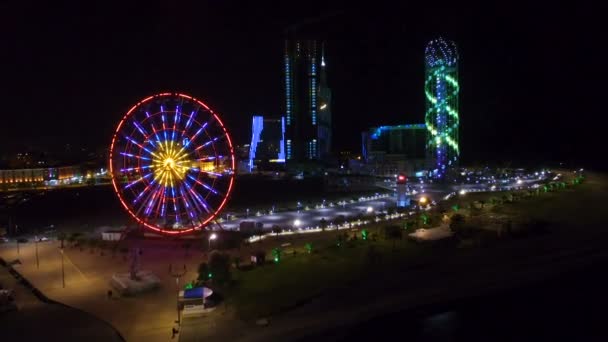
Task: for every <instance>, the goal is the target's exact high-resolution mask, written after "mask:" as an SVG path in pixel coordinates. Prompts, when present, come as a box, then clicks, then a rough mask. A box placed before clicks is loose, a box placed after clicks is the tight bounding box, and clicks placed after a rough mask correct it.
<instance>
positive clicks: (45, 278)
mask: <svg viewBox="0 0 608 342" xmlns="http://www.w3.org/2000/svg"><path fill="white" fill-rule="evenodd" d="M58 247H59V242H57V241H51V242H41V243H38V256H39V260H40V268H39V269H38V268H37V267H36V257H35V244H34V243H32V242H30V243H26V244H21V245H20V251H19V255H17V250H16V246H15V245H14V244H3V245H0V256H2V257H3V258H4V259H5V260H7V261H10V260H13V259H15V258H19V259H20V260H21V261H22V263H23V265H21V266H17V269H18V270H19V272H21V273H22V274H23V275H24V276H25V277H27V278H28V279H29V280H30V281H31V282H32V283H33V284H34V285H35V286H37V287H38V288H39V289H40V290H41V291H42V292H43V293H45V294H46V295H47V296H48V297H49V298H51V299H53V300H56V301H58V302H61V303H65V304H67V305H70V306H72V307H75V308H78V309H81V310H84V311H86V312H90V313H93V314H94V315H96V316H97V317H99V318H101V319H103V320H105V321H107V322H109V323H110V324H112V325H113V326H114V327H115V328H116V329H117V330H118V331H119V332H120V333H121V334H122V335H123V336H124V337H125V339H126V340H127V341H141V340H146V341H167V340H170V339H171V328H172V327H173V326H174V325H175V324H174V321H175V320H176V318H177V310H176V296H177V287H176V281H175V278H174V277H172V276H171V275H170V274H169V264H173V267H174V268H176V269H179V270H182V269H183V265H186V269H187V272H186V273H185V275H184V277H182V278H181V281H180V287H182V288H183V285H184V283H185V282H186V281H191V280H193V279H195V278H196V274H197V272H196V271H197V267H198V264H199V263H200V262H201V260H202V258H203V256H202V254H201V253H200V252H196V251H190V252H189V255H187V256H186V255H185V252H184V250H183V249H181V248H179V249H172V248H170V247H167V246H164V247H163V246H156V247H155V248H153V250H154V252H152V248H151V247H150V248H147V247H146V246H142V250H143V254H142V256H141V267H142V269H144V270H150V271H152V272H154V273H155V274H156V275H157V276H158V277H159V278H160V280H161V287H160V289H158V290H157V291H155V292H151V293H147V294H143V295H140V296H137V297H131V298H124V297H119V296H117V295H116V294H115V295H113V298H112V299H108V297H107V291H108V290H109V289H110V286H109V280H110V278H111V276H112V274H114V273H115V272H128V266H129V264H128V261H125V260H123V257H122V255H116V256H114V257H112V256H111V253H108V252H106V254H105V255H104V256H101V255H100V252H99V251H96V252H95V253H93V254H92V253H91V252H90V249H85V250H84V251H80V250H79V249H77V248H66V249H65V254H64V269H65V288H63V286H62V275H61V253H60V252H59V248H58ZM114 293H116V291H114ZM44 319H45V318H44V317H43V316H40V317H39V320H44ZM66 321H67V322H69V321H70V320H66Z"/></svg>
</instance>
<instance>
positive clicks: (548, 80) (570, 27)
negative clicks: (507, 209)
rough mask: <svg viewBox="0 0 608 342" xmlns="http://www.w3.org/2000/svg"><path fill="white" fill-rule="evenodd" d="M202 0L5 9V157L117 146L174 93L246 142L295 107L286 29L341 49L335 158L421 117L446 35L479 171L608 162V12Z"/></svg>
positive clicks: (334, 52)
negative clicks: (432, 46)
mask: <svg viewBox="0 0 608 342" xmlns="http://www.w3.org/2000/svg"><path fill="white" fill-rule="evenodd" d="M196 3H197V4H196V5H192V4H190V3H184V2H174V1H164V2H161V5H158V4H154V3H153V2H146V4H147V5H146V6H142V5H135V4H133V5H125V4H123V5H108V2H99V3H98V4H97V5H92V4H90V3H89V2H88V1H82V3H76V2H74V3H73V4H70V5H57V4H54V3H53V4H52V5H50V4H47V5H39V4H36V5H34V4H30V5H27V4H20V2H19V1H14V2H12V3H11V4H6V3H3V4H1V5H0V45H1V47H0V103H1V104H2V105H1V106H0V116H1V118H2V122H1V124H0V127H1V132H0V133H1V134H0V153H4V152H7V151H15V150H18V149H23V148H26V147H28V146H29V147H34V148H36V147H38V148H39V147H44V148H56V147H57V146H62V145H64V144H66V143H69V144H72V145H76V146H86V147H91V148H96V147H100V146H104V145H108V144H109V142H110V139H111V136H112V134H113V131H114V129H115V125H116V124H117V123H118V120H119V119H120V118H121V117H122V115H124V113H125V112H126V111H127V110H128V109H129V108H130V107H131V106H132V105H133V104H135V103H136V102H137V101H138V100H140V99H141V98H143V97H146V96H147V95H149V94H153V93H157V92H161V91H167V90H169V91H172V90H176V91H182V92H186V93H189V94H192V95H193V96H195V97H197V98H200V99H201V100H203V101H205V102H206V103H207V104H209V105H210V106H211V108H213V109H214V110H215V111H216V112H218V113H219V114H220V115H222V117H223V118H224V119H225V122H226V124H227V125H228V127H229V129H230V130H231V132H232V135H233V137H234V139H235V140H236V141H237V143H246V142H247V140H248V139H249V134H250V133H249V131H250V127H249V123H250V118H251V115H252V114H253V113H261V114H264V115H276V116H278V115H279V114H280V113H281V108H282V103H283V101H284V99H283V87H282V86H283V79H282V68H283V64H282V63H283V60H282V54H283V38H284V30H285V29H286V28H287V27H290V26H292V27H293V25H297V24H302V25H300V26H298V27H297V29H296V32H297V33H298V34H301V35H302V36H317V37H319V38H320V39H325V40H327V42H328V43H327V47H328V56H327V64H328V76H329V83H330V87H331V88H332V91H333V104H332V105H333V108H332V110H333V115H334V141H333V145H334V147H335V150H336V151H337V150H341V149H347V150H351V151H354V152H359V147H360V132H361V131H362V130H364V129H365V128H367V127H369V126H374V125H381V124H400V123H415V122H423V116H424V92H423V82H424V80H423V76H424V46H425V44H426V42H427V41H429V40H430V39H433V38H435V37H437V36H439V35H441V36H443V37H445V38H447V39H451V40H454V41H455V42H456V44H457V45H458V48H459V52H460V57H461V59H460V68H459V72H460V83H461V93H460V115H461V135H460V139H461V151H462V159H463V161H464V162H465V163H466V162H468V163H473V162H476V161H480V160H488V161H500V162H504V161H513V163H514V165H517V164H518V163H525V162H530V161H538V162H545V161H566V162H567V161H577V162H583V163H584V165H587V166H596V167H605V166H606V161H605V160H604V159H605V158H606V157H605V156H603V154H602V151H603V150H604V149H605V146H606V142H605V139H606V137H605V134H604V131H605V127H604V126H603V125H601V124H600V123H599V122H600V121H603V120H604V119H603V117H604V116H605V115H606V112H607V109H606V108H608V106H607V105H606V104H605V99H606V95H607V94H606V93H607V92H606V90H607V88H608V87H607V86H606V84H608V83H607V81H606V79H607V78H608V77H607V76H608V72H607V68H606V64H607V61H608V59H607V58H606V55H607V54H606V49H607V48H606V43H607V39H606V36H605V33H603V30H605V28H604V27H602V25H603V22H604V20H603V19H602V16H604V15H605V13H606V10H607V8H605V6H604V7H603V8H600V7H588V6H586V5H584V4H583V3H582V2H580V3H577V5H576V6H570V7H567V6H561V5H556V4H553V5H552V6H547V7H544V6H542V5H535V6H532V7H531V6H530V5H522V6H515V5H513V3H512V2H510V3H509V5H508V6H498V7H491V6H492V5H481V6H480V5H478V4H477V5H470V6H469V5H459V6H455V5H452V6H447V7H439V6H437V7H435V8H433V7H431V6H430V5H429V6H428V7H427V8H421V7H419V6H416V5H413V4H409V5H408V4H405V5H401V6H395V5H388V4H386V5H378V4H377V3H375V4H374V7H369V6H366V7H363V6H361V7H341V6H337V5H331V6H330V5H316V4H317V3H319V4H324V3H325V2H315V1H302V2H297V5H293V4H291V5H290V4H288V3H291V1H289V2H288V1H282V2H265V1H249V2H246V3H245V2H244V1H243V2H236V1H208V2H205V1H199V2H196ZM213 3H216V4H213ZM44 6H46V7H44ZM598 6H599V5H598ZM604 154H605V153H604Z"/></svg>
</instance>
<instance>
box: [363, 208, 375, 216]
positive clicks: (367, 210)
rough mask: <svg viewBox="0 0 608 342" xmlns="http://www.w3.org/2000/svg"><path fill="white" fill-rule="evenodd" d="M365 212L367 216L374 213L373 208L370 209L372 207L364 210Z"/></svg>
mask: <svg viewBox="0 0 608 342" xmlns="http://www.w3.org/2000/svg"><path fill="white" fill-rule="evenodd" d="M365 211H366V212H367V213H368V214H371V213H372V212H373V211H374V208H372V207H367V209H365Z"/></svg>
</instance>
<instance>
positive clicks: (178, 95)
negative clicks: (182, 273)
mask: <svg viewBox="0 0 608 342" xmlns="http://www.w3.org/2000/svg"><path fill="white" fill-rule="evenodd" d="M172 97H174V98H181V99H184V100H188V101H191V102H192V103H195V104H198V105H200V106H201V107H202V108H204V109H205V110H206V111H207V112H208V113H209V114H210V115H211V117H212V119H213V120H215V121H217V123H218V124H219V126H220V128H221V130H222V131H223V136H225V137H226V141H227V143H228V147H229V151H228V152H229V157H230V167H231V172H230V174H229V181H228V187H227V190H226V192H225V194H224V197H223V199H222V200H221V203H220V204H219V206H218V207H217V209H215V210H214V211H213V213H211V214H210V215H209V216H208V217H207V218H206V219H204V221H202V222H200V224H198V225H196V226H193V227H190V228H186V229H181V230H168V229H163V228H160V227H158V226H156V225H154V224H152V223H150V222H147V221H146V220H145V219H142V218H141V217H139V215H138V214H137V213H135V212H134V211H133V208H131V207H130V206H129V205H128V204H127V203H126V202H125V198H123V193H122V191H121V190H120V188H119V184H118V181H117V179H116V175H117V172H115V171H119V170H115V169H114V157H115V156H116V155H117V154H116V153H115V147H116V142H117V138H118V137H119V134H120V133H121V129H122V128H123V125H124V124H125V123H126V122H127V121H128V120H129V118H131V117H132V116H133V115H134V114H135V113H136V110H137V109H138V108H141V107H142V106H143V105H145V104H146V103H148V102H150V101H152V100H154V99H164V98H167V99H169V98H172ZM161 108H162V107H161ZM161 111H162V110H161ZM205 126H206V124H205ZM203 128H204V127H203ZM174 129H175V128H174ZM199 148H200V147H199ZM109 152H110V153H109V162H110V163H109V164H110V165H109V171H110V175H111V179H112V186H113V188H114V191H115V193H116V195H117V196H118V198H119V200H120V202H121V204H122V206H123V207H124V208H125V209H126V210H127V212H128V213H129V215H130V216H131V217H133V218H134V219H135V220H136V221H137V222H138V223H140V224H142V225H144V226H145V227H147V228H149V229H151V230H153V231H156V232H158V233H162V234H169V235H181V234H187V233H191V232H193V231H195V230H200V229H202V228H203V227H204V226H206V225H207V224H208V223H209V222H210V221H211V220H213V219H214V218H216V217H217V216H218V215H219V213H220V211H221V210H222V209H223V207H224V206H225V205H226V202H227V200H228V198H229V196H230V193H231V191H232V186H233V183H234V171H235V165H236V163H235V156H234V148H233V145H232V140H231V139H230V135H229V133H228V130H227V129H226V127H225V126H224V123H223V122H222V120H221V119H220V117H219V116H218V115H217V113H215V112H214V111H213V110H212V109H211V108H209V106H207V105H206V104H205V103H204V102H202V101H201V100H198V99H197V98H195V97H193V96H190V95H187V94H183V93H178V92H164V93H159V94H156V95H152V96H148V97H146V98H144V99H142V100H141V101H139V102H138V103H136V104H135V105H134V106H132V107H131V108H130V109H129V110H128V111H127V113H126V114H125V115H124V116H123V117H122V119H121V120H120V122H119V124H118V126H117V128H116V131H115V132H114V135H113V137H112V143H111V145H110V151H109ZM122 154H124V153H122ZM141 178H142V179H143V177H141ZM123 190H124V189H123Z"/></svg>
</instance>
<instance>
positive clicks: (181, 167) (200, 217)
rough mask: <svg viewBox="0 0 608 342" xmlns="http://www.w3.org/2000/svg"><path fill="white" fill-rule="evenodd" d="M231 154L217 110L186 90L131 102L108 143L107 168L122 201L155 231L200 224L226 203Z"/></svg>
mask: <svg viewBox="0 0 608 342" xmlns="http://www.w3.org/2000/svg"><path fill="white" fill-rule="evenodd" d="M234 170H235V157H234V149H233V147H232V142H231V140H230V135H229V134H228V131H227V130H226V127H225V126H224V124H223V123H222V121H221V119H220V117H219V116H218V115H217V114H216V113H214V112H213V111H212V110H211V109H210V108H209V107H208V106H207V105H206V104H204V103H203V102H201V101H199V100H197V99H195V98H193V97H192V96H189V95H184V94H179V93H162V94H157V95H153V96H150V97H147V98H145V99H143V100H141V101H140V102H139V103H137V104H136V105H134V106H133V107H132V108H131V109H130V110H129V111H128V112H127V113H126V114H125V116H124V117H123V118H122V120H121V121H120V123H119V124H118V127H117V128H116V132H115V133H114V137H113V138H112V144H111V145H110V173H111V175H112V184H113V186H114V190H115V192H116V194H117V195H118V198H119V199H120V202H121V203H122V205H123V207H124V208H125V209H126V210H127V212H128V213H129V214H130V215H131V216H132V217H133V218H134V219H135V220H136V221H137V222H139V223H141V224H142V225H144V226H145V227H147V228H149V229H152V230H154V231H156V232H160V233H166V234H184V233H189V232H192V231H195V230H199V229H202V228H203V227H205V226H206V225H208V224H209V223H210V222H211V221H212V220H213V219H214V218H216V217H217V216H218V214H219V213H220V211H221V210H222V208H223V207H224V206H225V205H226V201H227V200H228V198H229V195H230V192H231V190H232V186H233V183H234Z"/></svg>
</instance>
